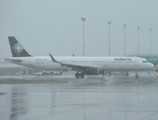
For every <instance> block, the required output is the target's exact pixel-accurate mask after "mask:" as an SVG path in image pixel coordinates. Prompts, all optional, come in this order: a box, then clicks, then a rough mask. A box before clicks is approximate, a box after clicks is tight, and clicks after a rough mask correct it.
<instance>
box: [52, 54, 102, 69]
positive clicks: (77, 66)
mask: <svg viewBox="0 0 158 120" xmlns="http://www.w3.org/2000/svg"><path fill="white" fill-rule="evenodd" d="M49 55H50V57H51V59H52V61H53V62H56V63H59V64H60V65H61V66H64V67H68V68H71V69H73V70H84V69H86V68H92V69H93V68H98V67H99V66H96V65H86V64H84V65H83V64H82V65H81V64H69V63H62V62H58V61H57V60H55V59H54V57H53V56H52V55H51V54H49Z"/></svg>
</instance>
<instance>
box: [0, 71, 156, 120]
mask: <svg viewBox="0 0 158 120" xmlns="http://www.w3.org/2000/svg"><path fill="white" fill-rule="evenodd" d="M7 78H13V79H20V80H21V79H26V78H27V79H29V80H32V79H34V80H37V79H43V80H49V79H52V78H53V79H55V80H59V81H67V82H61V83H53V84H0V120H96V119H98V120H149V119H150V120H157V119H158V80H157V79H156V75H155V73H150V74H147V73H141V74H140V76H139V78H138V79H135V77H134V74H130V75H129V76H128V77H127V76H123V75H112V76H99V77H95V76H90V77H86V78H85V79H81V78H79V79H76V78H73V77H72V76H71V75H70V74H68V75H67V76H66V75H62V76H36V77H35V76H1V77H0V80H2V79H7Z"/></svg>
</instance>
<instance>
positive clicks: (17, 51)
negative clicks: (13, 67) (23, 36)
mask: <svg viewBox="0 0 158 120" xmlns="http://www.w3.org/2000/svg"><path fill="white" fill-rule="evenodd" d="M8 39H9V44H10V49H11V52H12V55H13V57H29V56H31V55H30V54H29V53H28V52H27V51H26V50H25V49H24V47H23V46H22V45H21V44H20V43H19V42H18V41H17V40H16V38H15V37H14V36H8Z"/></svg>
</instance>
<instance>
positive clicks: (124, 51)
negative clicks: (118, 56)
mask: <svg viewBox="0 0 158 120" xmlns="http://www.w3.org/2000/svg"><path fill="white" fill-rule="evenodd" d="M123 26H124V56H126V24H124V25H123Z"/></svg>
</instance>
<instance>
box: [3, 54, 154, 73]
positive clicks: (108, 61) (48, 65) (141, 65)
mask: <svg viewBox="0 0 158 120" xmlns="http://www.w3.org/2000/svg"><path fill="white" fill-rule="evenodd" d="M54 58H55V59H56V60H57V61H58V62H61V63H64V64H71V65H74V66H76V65H77V66H80V65H81V66H90V67H96V68H98V69H99V70H104V71H148V70H153V68H154V65H153V64H151V63H149V62H148V61H147V60H146V59H144V58H139V57H54ZM5 60H6V61H8V62H11V63H14V64H18V65H23V66H27V67H32V68H37V69H44V70H65V69H67V68H66V67H63V66H62V65H61V64H60V63H56V62H53V61H52V59H51V58H50V57H49V56H45V57H44V56H43V57H41V56H39V57H38V56H37V57H11V58H5Z"/></svg>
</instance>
